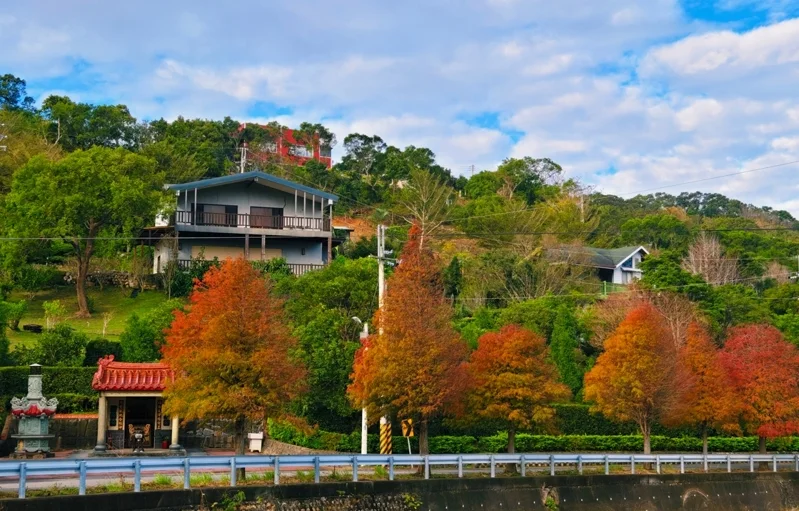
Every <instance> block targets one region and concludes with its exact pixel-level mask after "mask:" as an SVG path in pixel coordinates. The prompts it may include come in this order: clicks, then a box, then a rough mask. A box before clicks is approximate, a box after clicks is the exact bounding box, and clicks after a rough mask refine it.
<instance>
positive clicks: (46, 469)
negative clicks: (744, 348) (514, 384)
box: [0, 454, 799, 498]
mask: <svg viewBox="0 0 799 511" xmlns="http://www.w3.org/2000/svg"><path fill="white" fill-rule="evenodd" d="M508 464H515V465H518V467H519V471H520V475H521V476H522V477H524V476H525V475H526V473H527V470H528V468H531V467H532V468H534V469H537V470H539V471H540V470H543V471H545V472H546V473H548V474H549V475H551V476H554V475H556V474H557V469H558V467H560V468H561V469H562V468H563V467H564V466H568V467H575V468H576V470H577V472H578V473H579V474H582V473H583V469H584V468H585V467H591V466H593V467H597V468H599V469H600V472H603V473H604V474H610V472H611V466H614V467H616V466H619V465H621V466H622V467H629V472H630V473H631V474H635V473H636V467H641V466H644V465H648V466H649V470H651V469H652V468H654V470H655V471H656V473H658V474H660V473H662V471H663V469H664V468H665V467H666V466H668V465H671V466H673V467H675V468H676V467H679V473H681V474H684V473H685V471H686V467H689V468H690V467H691V466H693V467H697V466H698V467H700V468H701V469H702V470H703V471H704V472H708V471H709V470H710V468H711V467H716V468H718V467H722V468H724V469H725V470H726V471H727V472H732V471H733V468H735V469H736V470H737V471H741V470H743V471H747V472H754V471H755V464H768V467H769V470H771V471H773V472H777V471H778V470H779V468H780V466H782V467H783V469H784V470H790V471H796V472H799V454H710V455H707V456H705V455H702V454H653V455H643V454H435V455H429V456H419V455H407V454H405V455H393V456H383V455H370V454H367V455H351V456H350V455H333V456H328V455H325V456H260V455H259V456H197V457H164V458H146V457H145V458H92V459H88V460H40V461H4V462H0V483H2V482H3V480H6V479H11V480H12V481H14V480H16V481H18V490H19V491H18V496H19V498H25V494H26V486H27V481H28V478H34V477H37V476H58V475H61V476H77V477H78V493H79V494H80V495H85V494H86V482H87V476H88V475H90V474H102V475H106V476H107V475H112V474H122V475H124V474H133V491H135V492H138V491H141V482H142V474H143V473H145V472H146V473H148V474H154V473H156V472H163V471H182V473H183V488H185V489H189V488H190V487H191V474H192V472H193V471H197V472H207V471H212V470H220V469H222V470H225V471H229V473H230V486H236V484H237V483H236V475H237V473H236V471H237V469H240V468H245V469H248V468H249V469H268V470H272V471H273V472H274V484H276V485H277V484H280V476H281V471H282V472H286V471H292V470H294V471H298V470H309V471H310V470H313V475H314V482H315V483H319V482H320V480H321V476H322V471H323V470H328V469H335V468H341V467H346V468H350V469H351V471H352V480H353V481H358V471H359V469H360V468H362V467H376V466H381V467H388V479H389V480H394V474H395V469H397V468H402V467H408V468H410V467H423V474H424V478H425V479H429V478H430V472H431V467H435V466H439V467H440V466H449V467H453V468H457V477H463V475H464V467H465V466H469V465H471V466H475V465H480V466H483V467H486V468H488V470H489V473H490V476H491V477H496V467H497V465H508ZM786 465H787V467H788V468H787V469H785V467H786ZM742 467H743V468H742Z"/></svg>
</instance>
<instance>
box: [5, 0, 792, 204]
mask: <svg viewBox="0 0 799 511" xmlns="http://www.w3.org/2000/svg"><path fill="white" fill-rule="evenodd" d="M112 4H116V5H117V7H115V8H114V9H113V10H112V9H109V7H108V6H109V5H110V4H109V2H107V1H100V0H72V1H68V2H64V1H63V0H58V1H55V0H30V1H29V2H12V3H10V5H5V6H4V8H3V9H2V10H0V48H2V51H0V72H11V73H13V74H16V75H18V76H21V77H23V78H25V79H26V80H27V81H28V88H29V93H30V94H31V95H33V96H35V97H36V98H37V99H38V100H41V99H43V98H44V97H46V96H47V95H49V94H54V93H58V94H68V95H70V96H72V97H73V98H75V99H79V100H82V101H90V102H104V103H124V104H127V105H128V106H129V107H130V108H131V111H132V112H133V114H134V115H135V116H137V117H138V118H140V119H152V118H158V117H165V118H167V119H172V118H175V117H177V116H178V115H183V116H185V117H205V118H222V117H224V116H226V115H230V116H232V117H234V118H238V119H242V120H267V119H278V120H280V121H281V122H283V123H284V124H286V125H289V126H291V125H296V124H298V123H299V122H301V121H304V120H308V121H321V122H323V123H325V124H326V125H328V126H331V127H332V128H333V130H334V132H335V133H336V134H337V136H338V138H339V140H340V141H341V140H343V139H344V137H345V136H346V135H347V134H348V133H351V132H360V133H366V134H378V135H380V136H381V137H383V139H384V140H386V141H387V142H388V143H390V144H394V145H398V146H405V145H409V144H414V145H417V146H426V147H430V148H431V149H433V151H435V152H436V154H437V155H438V157H439V160H440V161H441V163H442V164H444V165H446V166H448V167H450V168H451V169H452V170H453V172H454V173H456V174H463V173H466V174H467V175H468V173H469V170H468V169H469V168H470V166H472V165H474V166H475V167H476V168H477V169H478V170H480V169H484V168H493V167H494V166H495V165H496V164H497V163H498V162H499V161H501V160H502V159H503V158H506V157H508V156H526V155H529V156H535V157H549V158H552V159H554V160H556V161H558V162H559V163H561V164H562V165H563V167H564V168H565V169H566V171H567V173H568V174H569V175H571V176H576V177H579V178H580V179H582V180H583V181H585V182H588V183H591V184H594V185H596V186H597V187H598V188H599V189H600V190H602V191H604V192H608V193H617V194H622V195H623V194H630V193H634V192H637V191H642V190H649V189H652V188H658V187H663V186H668V185H671V184H675V183H682V182H685V181H691V180H696V179H703V178H707V177H712V176H716V175H723V174H729V173H733V172H738V171H742V170H748V169H755V168H761V167H766V166H771V165H775V164H779V163H784V162H790V161H794V160H799V86H798V85H799V1H796V0H681V1H678V0H639V1H636V0H601V1H586V0H558V1H554V2H553V1H543V0H457V1H456V0H405V1H402V2H382V1H376V0H293V1H290V2H288V1H286V2H277V1H271V0H261V1H257V0H234V1H232V2H218V1H209V0H192V1H186V0H168V1H163V0H161V1H154V0H140V1H138V2H125V3H118V2H112ZM340 145H341V144H339V148H338V149H337V150H336V151H335V152H334V156H338V157H340V155H341V149H340ZM798 177H799V164H796V165H787V166H783V167H778V168H774V169H770V170H763V171H758V172H752V173H747V174H743V175H740V176H735V177H727V178H722V179H717V180H713V181H707V182H703V183H696V184H690V185H682V186H676V187H673V188H666V189H664V190H663V191H668V192H675V193H676V192H679V191H683V190H696V189H701V190H703V191H719V192H722V193H725V194H728V195H730V196H733V197H737V198H740V199H743V200H746V201H749V202H752V203H755V204H759V205H770V206H772V207H775V208H780V209H788V210H790V211H792V212H793V213H794V214H795V215H799V179H797V178H798Z"/></svg>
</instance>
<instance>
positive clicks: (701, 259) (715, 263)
mask: <svg viewBox="0 0 799 511" xmlns="http://www.w3.org/2000/svg"><path fill="white" fill-rule="evenodd" d="M682 265H683V268H684V269H685V270H686V271H689V272H691V273H693V274H694V275H700V276H701V277H702V278H703V279H705V281H706V282H707V283H708V284H710V285H713V286H721V285H724V284H731V283H733V282H736V281H737V280H738V258H737V257H724V253H723V249H722V247H721V243H720V242H719V240H718V238H717V237H715V236H713V235H712V234H708V233H706V232H702V233H700V234H699V237H698V238H696V241H694V243H693V244H692V245H691V246H690V248H689V249H688V255H687V256H686V257H685V259H683V263H682Z"/></svg>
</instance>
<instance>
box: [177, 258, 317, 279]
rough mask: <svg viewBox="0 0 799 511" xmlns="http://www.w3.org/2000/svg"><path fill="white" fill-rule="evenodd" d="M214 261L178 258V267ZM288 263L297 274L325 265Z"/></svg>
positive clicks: (201, 264)
mask: <svg viewBox="0 0 799 511" xmlns="http://www.w3.org/2000/svg"><path fill="white" fill-rule="evenodd" d="M212 262H213V261H204V260H202V259H178V269H180V270H181V271H189V270H191V269H193V268H194V266H199V267H201V268H203V269H205V268H206V267H207V266H209V265H210V264H211V263H212ZM286 265H287V266H288V267H289V269H290V270H291V273H293V274H294V275H296V276H298V277H299V276H301V275H305V274H306V273H308V272H309V271H315V270H321V269H322V268H324V267H325V265H324V264H305V263H301V264H298V263H286Z"/></svg>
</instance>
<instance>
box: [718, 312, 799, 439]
mask: <svg viewBox="0 0 799 511" xmlns="http://www.w3.org/2000/svg"><path fill="white" fill-rule="evenodd" d="M721 362H722V364H723V365H724V367H725V368H726V369H727V371H728V373H729V374H730V377H731V378H732V382H733V385H734V387H735V390H736V393H737V395H738V399H739V400H740V403H741V406H742V407H743V413H742V417H743V420H744V425H745V429H746V430H747V432H749V433H754V434H756V435H757V436H758V437H759V440H760V452H761V453H765V452H766V439H767V438H775V437H778V436H784V435H791V434H796V433H799V350H797V348H796V346H794V345H793V344H791V343H789V342H787V341H786V340H785V339H784V338H783V336H782V333H781V332H780V331H779V330H777V329H776V328H774V327H773V326H770V325H745V326H740V327H735V328H732V329H730V331H729V333H728V334H727V341H726V342H725V343H724V348H723V349H722V350H721Z"/></svg>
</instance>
